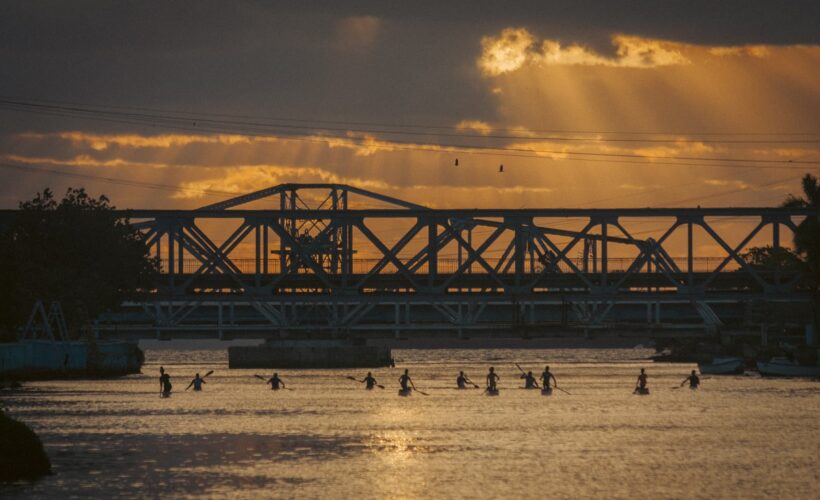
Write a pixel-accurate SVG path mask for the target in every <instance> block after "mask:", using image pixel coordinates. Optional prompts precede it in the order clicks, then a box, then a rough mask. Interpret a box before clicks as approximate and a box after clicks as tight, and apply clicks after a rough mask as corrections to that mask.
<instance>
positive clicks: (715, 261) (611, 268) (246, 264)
mask: <svg viewBox="0 0 820 500" xmlns="http://www.w3.org/2000/svg"><path fill="white" fill-rule="evenodd" d="M570 260H571V261H572V262H573V264H574V265H575V266H576V267H577V268H579V269H584V259H583V258H580V257H579V258H574V259H570ZM634 260H635V259H633V258H631V257H614V258H609V259H607V264H608V272H610V273H612V272H616V273H617V272H624V271H626V270H627V269H629V266H630V265H632V263H633V262H634ZM672 260H673V261H674V262H675V263H676V264H677V265H678V267H679V268H680V269H682V270H686V269H687V259H686V257H673V258H672ZM724 260H725V257H694V258H693V259H692V264H693V269H692V271H693V272H696V273H708V272H712V271H714V270H715V269H716V268H717V267H718V266H719V265H720V263H721V262H723V261H724ZM379 261H380V259H353V273H354V274H366V273H368V272H369V271H370V270H371V269H373V267H374V266H375V265H376V264H378V263H379ZM231 262H233V263H234V264H235V265H236V266H237V267H238V268H239V270H240V271H241V272H242V273H243V274H254V273H256V269H257V264H256V259H254V258H232V259H231ZM487 263H488V264H490V265H491V266H493V267H495V266H496V265H497V263H498V259H487ZM602 264H603V259H588V260H587V269H588V271H589V272H594V271H596V270H600V269H602V267H603V265H602ZM177 265H178V263H177ZM200 265H201V264H200V263H199V262H197V261H195V260H186V261H184V262H183V273H184V274H193V273H195V272H196V271H197V270H198V269H199V267H200ZM459 265H460V262H459V260H458V259H454V258H445V259H439V260H438V272H439V273H442V274H450V273H455V272H456V270H457V269H458V268H459ZM536 266H538V267H541V264H538V263H536ZM160 267H161V271H162V273H168V269H169V261H168V259H161V260H160ZM645 268H646V266H644V269H645ZM738 268H739V265H738V264H737V263H736V262H734V261H733V262H730V263H729V264H728V265H726V266H725V267H724V268H723V270H724V271H735V270H737V269H738ZM558 269H559V270H560V272H572V269H571V268H570V266H569V265H568V264H567V263H566V262H561V263H560V264H559V265H558ZM654 270H655V268H654V267H653V271H654ZM470 271H471V273H473V274H485V273H486V271H485V270H484V268H482V267H481V266H480V265H479V264H473V266H472V268H471V270H470ZM279 272H280V270H279V261H278V260H269V261H268V274H279ZM300 272H309V271H307V270H304V269H302V270H300ZM396 272H397V269H396V266H395V265H393V264H392V263H389V264H387V265H386V266H385V267H384V268H383V269H382V270H381V272H380V273H379V274H395V273H396ZM426 272H427V265H426V264H424V265H422V266H420V267H419V269H418V273H420V274H424V273H426Z"/></svg>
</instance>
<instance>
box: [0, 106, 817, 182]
mask: <svg viewBox="0 0 820 500" xmlns="http://www.w3.org/2000/svg"><path fill="white" fill-rule="evenodd" d="M4 103H5V104H4ZM3 105H5V106H6V108H5V109H12V110H16V111H24V112H33V113H38V114H46V115H53V116H63V117H72V118H81V119H90V120H97V121H99V120H103V121H106V120H108V121H115V122H120V123H129V124H140V125H153V126H156V125H157V124H159V125H161V126H164V127H168V128H181V129H184V130H188V131H198V132H201V131H202V130H203V129H204V130H205V131H210V132H223V133H237V129H230V128H227V129H221V128H218V126H219V125H227V126H228V127H230V126H231V125H233V126H237V124H236V123H231V122H216V121H214V120H203V121H200V122H196V121H193V122H191V121H190V120H189V119H185V121H184V122H182V121H181V120H182V119H181V118H179V117H173V116H168V115H165V116H163V115H148V114H143V113H121V112H107V111H98V110H95V111H89V110H86V109H82V108H71V107H66V106H54V105H41V104H33V105H25V106H23V107H20V105H19V104H16V103H13V102H9V101H2V100H0V107H2V106H3ZM9 106H10V107H9ZM188 123H190V125H188ZM244 126H245V127H247V125H244ZM241 127H242V125H241V124H240V128H239V131H240V133H239V134H238V135H248V136H265V135H264V134H258V133H253V132H254V131H253V127H254V126H250V128H251V130H243V129H242V128H241ZM276 128H278V126H274V127H271V128H270V129H271V131H272V130H273V129H276ZM347 132H350V131H349V130H346V133H347ZM277 133H278V134H281V135H288V136H290V138H291V139H293V140H306V139H307V140H310V141H311V142H317V141H320V142H325V143H326V142H329V141H331V140H333V139H336V140H338V139H343V140H348V141H351V142H353V143H356V144H360V145H361V144H366V145H367V146H369V147H376V148H381V149H407V150H416V151H432V152H436V153H443V152H447V151H442V150H441V148H445V149H448V150H450V152H456V151H464V152H468V153H471V154H481V153H485V154H486V153H487V152H492V153H494V154H496V155H501V156H515V155H512V154H510V153H519V154H522V153H523V154H525V155H526V156H527V157H532V158H542V157H539V156H538V155H539V154H542V155H543V154H548V155H557V156H559V157H562V158H548V159H553V160H555V159H561V160H567V159H573V160H584V161H587V160H589V158H588V157H592V158H610V159H611V158H629V159H639V160H643V161H644V162H654V161H655V160H675V161H689V162H703V161H711V162H730V163H753V164H758V165H783V166H787V165H789V164H799V165H820V160H788V159H776V160H772V159H768V160H767V159H759V158H735V157H699V156H674V155H657V156H647V155H642V154H634V153H600V152H587V151H570V150H547V149H536V148H522V147H509V146H482V145H470V144H467V145H465V144H445V143H437V144H432V145H426V146H425V145H419V144H417V143H414V142H407V141H396V140H391V141H385V142H387V143H388V144H386V145H380V144H370V143H367V141H368V138H351V137H348V136H346V135H344V136H339V135H331V136H330V137H324V136H319V137H314V136H310V137H307V138H306V137H304V132H302V133H294V131H292V130H279V131H277ZM567 155H572V156H574V157H576V158H566V156H567Z"/></svg>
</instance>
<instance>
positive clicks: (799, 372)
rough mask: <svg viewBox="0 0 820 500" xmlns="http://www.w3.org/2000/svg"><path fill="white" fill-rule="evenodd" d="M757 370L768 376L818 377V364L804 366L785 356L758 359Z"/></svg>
mask: <svg viewBox="0 0 820 500" xmlns="http://www.w3.org/2000/svg"><path fill="white" fill-rule="evenodd" d="M757 371H759V372H760V374H761V375H766V376H769V377H810V378H820V366H817V365H815V366H811V365H808V366H804V365H801V364H799V363H797V362H795V361H791V360H789V359H786V358H772V360H771V361H769V362H767V363H766V362H762V361H759V362H758V363H757Z"/></svg>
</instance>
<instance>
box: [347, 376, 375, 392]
mask: <svg viewBox="0 0 820 500" xmlns="http://www.w3.org/2000/svg"><path fill="white" fill-rule="evenodd" d="M345 378H347V379H350V380H352V381H354V382H358V383H360V384H363V383H364V380H359V379H357V378H356V377H351V376H350V375H348V376H347V377H345ZM376 387H378V388H379V389H384V386H383V385H381V384H376Z"/></svg>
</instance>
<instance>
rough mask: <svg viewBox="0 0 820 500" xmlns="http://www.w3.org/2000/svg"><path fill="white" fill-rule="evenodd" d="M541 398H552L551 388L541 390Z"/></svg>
mask: <svg viewBox="0 0 820 500" xmlns="http://www.w3.org/2000/svg"><path fill="white" fill-rule="evenodd" d="M541 395H542V396H552V388H544V389H541Z"/></svg>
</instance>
